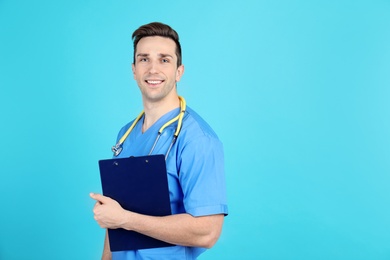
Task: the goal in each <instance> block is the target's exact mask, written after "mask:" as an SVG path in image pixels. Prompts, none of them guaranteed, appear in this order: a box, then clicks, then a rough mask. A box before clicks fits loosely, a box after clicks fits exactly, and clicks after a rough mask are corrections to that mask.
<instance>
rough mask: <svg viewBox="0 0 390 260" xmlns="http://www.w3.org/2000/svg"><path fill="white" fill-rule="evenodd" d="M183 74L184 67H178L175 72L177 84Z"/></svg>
mask: <svg viewBox="0 0 390 260" xmlns="http://www.w3.org/2000/svg"><path fill="white" fill-rule="evenodd" d="M183 74H184V65H180V66H179V67H178V68H177V70H176V82H179V81H180V79H181V76H183Z"/></svg>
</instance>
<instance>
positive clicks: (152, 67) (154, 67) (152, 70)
mask: <svg viewBox="0 0 390 260" xmlns="http://www.w3.org/2000/svg"><path fill="white" fill-rule="evenodd" d="M149 73H150V74H155V73H158V64H157V62H151V63H150V67H149Z"/></svg>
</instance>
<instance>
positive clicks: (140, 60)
mask: <svg viewBox="0 0 390 260" xmlns="http://www.w3.org/2000/svg"><path fill="white" fill-rule="evenodd" d="M138 61H139V62H147V61H148V59H147V58H140V59H139V60H138Z"/></svg>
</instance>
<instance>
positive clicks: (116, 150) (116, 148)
mask: <svg viewBox="0 0 390 260" xmlns="http://www.w3.org/2000/svg"><path fill="white" fill-rule="evenodd" d="M179 100H180V112H179V115H177V116H176V117H174V118H172V119H171V120H169V121H168V122H166V123H165V124H164V125H163V126H162V127H161V128H160V130H159V131H158V134H157V137H156V140H155V141H154V143H153V146H152V148H151V149H150V152H149V155H151V154H152V153H153V151H154V149H155V148H156V145H157V143H158V140H159V139H160V137H161V134H162V133H163V131H164V129H165V128H166V127H168V126H169V125H171V124H173V123H174V122H176V121H178V123H177V126H176V131H175V133H174V134H173V138H172V141H171V143H170V145H169V147H168V150H167V152H166V153H165V160H166V159H167V158H168V155H169V152H170V151H171V149H172V147H173V145H174V144H175V142H176V139H177V137H178V136H179V133H180V131H181V127H182V124H183V117H184V114H185V111H186V108H187V105H186V101H185V99H184V98H183V97H181V96H179ZM144 113H145V112H144V111H141V113H140V114H139V115H138V116H137V118H136V119H135V120H134V122H133V124H132V125H131V126H130V127H129V129H127V131H126V133H125V134H124V135H123V136H122V137H121V138H120V139H119V141H118V143H116V144H115V145H114V146H113V147H112V148H111V150H112V152H113V153H114V156H115V157H117V156H118V155H119V154H120V153H121V152H122V150H123V143H124V142H125V140H126V138H127V137H128V136H129V135H130V133H131V131H132V130H133V129H134V127H135V125H136V124H137V123H138V121H139V120H140V119H141V118H142V116H143V115H144Z"/></svg>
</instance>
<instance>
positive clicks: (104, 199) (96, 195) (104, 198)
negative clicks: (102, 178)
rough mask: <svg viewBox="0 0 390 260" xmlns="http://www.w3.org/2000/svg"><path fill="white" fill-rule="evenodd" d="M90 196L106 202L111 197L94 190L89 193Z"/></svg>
mask: <svg viewBox="0 0 390 260" xmlns="http://www.w3.org/2000/svg"><path fill="white" fill-rule="evenodd" d="M89 196H90V197H91V198H92V199H94V200H97V201H99V202H100V203H105V202H107V200H108V199H109V198H108V197H106V196H103V195H101V194H99V193H93V192H91V193H90V194H89Z"/></svg>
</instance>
